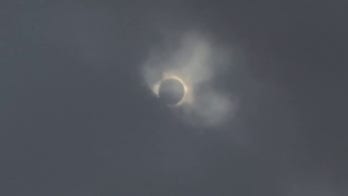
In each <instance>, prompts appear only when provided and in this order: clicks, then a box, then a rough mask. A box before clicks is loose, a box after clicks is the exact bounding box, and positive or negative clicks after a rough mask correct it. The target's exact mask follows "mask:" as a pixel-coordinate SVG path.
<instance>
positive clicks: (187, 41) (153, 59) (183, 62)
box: [142, 32, 237, 126]
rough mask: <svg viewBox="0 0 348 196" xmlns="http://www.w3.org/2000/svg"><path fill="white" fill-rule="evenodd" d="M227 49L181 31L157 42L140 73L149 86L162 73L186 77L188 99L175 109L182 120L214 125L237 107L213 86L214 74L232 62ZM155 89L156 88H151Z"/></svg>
mask: <svg viewBox="0 0 348 196" xmlns="http://www.w3.org/2000/svg"><path fill="white" fill-rule="evenodd" d="M229 53H230V51H229V50H227V49H226V48H224V47H221V46H218V45H217V44H215V43H213V42H212V41H209V39H208V38H207V36H204V35H202V34H200V33H197V32H189V33H184V34H182V35H181V36H177V37H176V38H173V39H167V40H166V41H164V43H163V44H162V45H159V46H157V49H154V50H152V51H151V52H150V55H149V57H148V59H147V60H146V62H145V63H144V65H143V67H142V68H143V69H142V74H143V76H144V80H145V82H146V84H147V86H148V88H149V89H151V90H152V89H153V87H154V85H156V83H157V84H158V82H159V81H161V79H162V78H163V75H166V74H167V75H168V74H170V75H175V76H177V77H180V78H182V79H183V81H185V83H186V84H187V86H188V87H189V89H190V92H189V93H190V96H188V97H190V98H191V100H190V101H187V103H186V104H183V105H182V106H181V108H175V109H177V110H178V111H179V112H180V113H181V115H180V116H182V117H183V120H185V121H187V122H190V123H192V124H195V125H202V126H216V125H219V124H221V123H224V122H225V121H226V120H228V119H230V118H231V117H232V116H233V115H234V113H235V109H236V105H237V103H236V101H234V100H233V99H232V96H231V95H227V94H228V93H226V92H222V91H221V90H219V89H218V88H217V86H216V83H215V82H216V81H217V80H218V79H219V78H217V74H218V73H219V72H221V71H222V70H223V68H224V67H225V66H231V61H230V60H231V59H230V55H229ZM154 93H155V92H154Z"/></svg>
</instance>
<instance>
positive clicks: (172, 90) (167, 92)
mask: <svg viewBox="0 0 348 196" xmlns="http://www.w3.org/2000/svg"><path fill="white" fill-rule="evenodd" d="M158 94H159V97H160V99H161V100H162V101H163V102H164V103H165V104H166V105H176V104H178V103H179V102H180V101H181V99H182V98H183V97H184V94H185V90H184V86H183V84H182V83H181V82H180V81H178V80H177V79H166V80H164V81H162V82H161V84H160V86H159V93H158Z"/></svg>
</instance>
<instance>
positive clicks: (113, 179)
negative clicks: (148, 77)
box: [0, 0, 348, 196]
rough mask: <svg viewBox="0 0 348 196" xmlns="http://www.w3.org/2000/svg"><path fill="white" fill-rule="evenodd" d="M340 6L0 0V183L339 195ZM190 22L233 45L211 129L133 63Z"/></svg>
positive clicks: (37, 191) (59, 189)
mask: <svg viewBox="0 0 348 196" xmlns="http://www.w3.org/2000/svg"><path fill="white" fill-rule="evenodd" d="M347 6H348V4H347V3H346V2H345V1H338V0H337V1H309V0H308V1H271V0H269V1H260V2H249V1H220V2H216V1H194V0H188V1H157V2H156V1H151V2H150V1H138V2H131V1H107V0H105V1H45V0H33V1H22V0H18V1H6V0H5V1H2V2H1V3H0V14H1V17H0V29H1V30H0V51H1V52H0V63H1V66H0V78H1V79H0V80H1V83H0V89H1V91H2V93H1V96H0V108H1V109H0V166H1V169H0V173H1V175H0V176H1V177H0V184H1V186H0V187H1V188H0V193H1V195H36V196H37V195H71V196H76V195H141V196H144V195H151V196H154V195H190V196H193V195H200V196H201V195H267V196H268V195H277V196H278V195H284V196H293V195H296V196H298V195H310V196H311V195H334V196H336V195H337V196H341V195H346V194H347V188H345V187H346V186H347V180H348V173H347V171H348V166H347V165H348V157H347V153H346V151H347V149H348V146H347V143H348V139H347V138H348V135H347V133H346V130H347V125H346V120H345V116H346V109H345V108H346V107H347V104H346V100H347V97H348V96H347V91H346V90H345V89H346V84H347V79H346V77H345V76H346V72H345V67H346V64H347V62H348V59H347V55H346V54H347V52H348V51H347V47H346V46H347V43H348V39H347V36H346V35H347V32H348V27H347V25H346V24H345V23H346V21H345V19H346V18H347V12H346V8H347ZM190 30H195V31H198V32H202V33H205V34H207V35H209V37H211V38H212V39H214V42H216V43H222V44H224V45H226V46H230V47H231V48H232V49H233V48H237V49H238V50H236V52H237V53H238V55H236V56H237V57H238V58H237V59H235V65H236V66H234V67H227V68H226V69H225V70H224V71H223V72H222V73H220V74H221V75H219V79H218V80H216V81H215V82H216V83H215V85H216V88H219V90H221V91H223V92H226V93H233V94H237V95H238V97H239V98H240V102H239V103H240V104H239V107H238V112H237V114H236V115H235V117H234V118H233V120H231V121H229V122H227V123H226V124H224V125H221V126H218V127H210V128H198V127H192V126H189V125H187V124H185V123H183V122H182V121H181V120H180V119H179V118H178V117H177V115H175V114H173V113H171V112H170V110H168V108H166V107H165V106H163V105H161V104H158V101H157V100H156V99H155V98H154V97H153V95H152V94H151V92H149V90H148V88H147V87H146V86H145V85H144V82H143V78H142V76H141V74H140V71H139V70H140V69H141V66H142V65H143V64H144V61H145V60H146V58H147V57H148V55H149V51H150V49H152V48H153V47H156V46H158V45H161V44H166V38H165V37H164V36H163V35H164V34H166V33H168V32H170V33H171V34H170V36H174V37H175V36H178V35H179V34H181V33H183V32H185V31H190Z"/></svg>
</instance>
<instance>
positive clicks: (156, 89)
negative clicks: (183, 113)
mask: <svg viewBox="0 0 348 196" xmlns="http://www.w3.org/2000/svg"><path fill="white" fill-rule="evenodd" d="M171 79H172V80H176V81H178V82H180V84H181V85H182V86H183V88H184V95H183V96H182V98H181V99H180V101H179V102H178V103H176V104H169V106H172V107H178V106H181V105H183V104H184V103H191V102H192V95H191V89H190V87H189V86H188V85H187V83H186V82H185V81H184V80H183V79H182V78H180V77H179V76H178V75H175V74H169V73H165V74H163V77H162V79H161V80H160V81H158V82H156V83H155V84H154V85H153V87H152V90H153V92H154V93H155V95H156V96H157V97H159V89H160V86H161V84H162V82H163V81H166V80H171Z"/></svg>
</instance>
